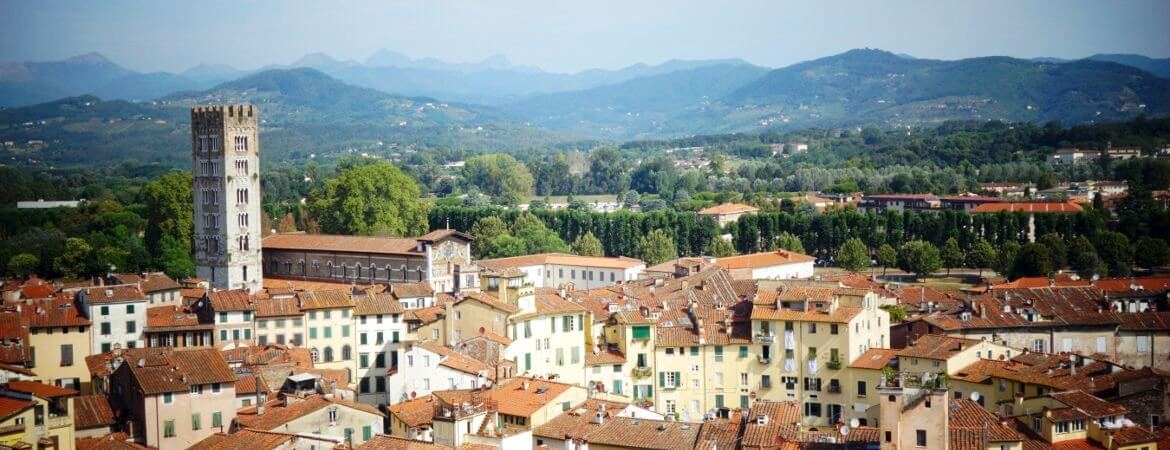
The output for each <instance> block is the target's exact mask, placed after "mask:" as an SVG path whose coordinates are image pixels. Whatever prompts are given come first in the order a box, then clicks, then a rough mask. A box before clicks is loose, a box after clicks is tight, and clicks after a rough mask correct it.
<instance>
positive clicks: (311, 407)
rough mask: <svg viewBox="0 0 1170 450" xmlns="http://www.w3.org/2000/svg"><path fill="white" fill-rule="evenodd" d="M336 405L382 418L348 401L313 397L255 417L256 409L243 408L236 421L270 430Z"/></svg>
mask: <svg viewBox="0 0 1170 450" xmlns="http://www.w3.org/2000/svg"><path fill="white" fill-rule="evenodd" d="M330 405H337V406H342V407H346V408H349V409H353V410H355V411H363V412H366V413H369V414H373V415H375V416H379V417H381V416H383V414H382V413H381V412H379V411H378V410H377V409H376V408H374V407H372V406H369V405H363V404H360V403H354V402H351V401H348V400H341V399H338V398H332V399H327V398H325V397H324V396H321V395H313V396H310V397H307V398H305V399H303V400H297V401H293V402H292V403H290V404H289V405H287V406H285V405H281V404H279V403H276V404H270V405H267V406H265V408H264V414H260V415H257V414H256V408H255V407H251V408H245V409H242V410H240V412H239V414H238V415H237V416H236V421H238V422H239V423H240V425H241V426H243V427H245V428H255V429H258V430H272V429H274V428H276V427H279V426H281V425H284V424H286V423H288V422H289V421H292V420H295V419H299V418H301V417H304V416H306V415H308V414H312V413H313V412H316V411H318V410H321V409H324V408H325V407H326V406H330Z"/></svg>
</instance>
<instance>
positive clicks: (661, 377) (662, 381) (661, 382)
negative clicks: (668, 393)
mask: <svg viewBox="0 0 1170 450" xmlns="http://www.w3.org/2000/svg"><path fill="white" fill-rule="evenodd" d="M658 387H660V388H663V389H665V388H666V372H658Z"/></svg>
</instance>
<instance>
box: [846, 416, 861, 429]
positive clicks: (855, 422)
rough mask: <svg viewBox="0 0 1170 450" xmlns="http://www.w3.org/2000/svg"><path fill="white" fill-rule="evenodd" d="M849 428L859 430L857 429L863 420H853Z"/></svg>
mask: <svg viewBox="0 0 1170 450" xmlns="http://www.w3.org/2000/svg"><path fill="white" fill-rule="evenodd" d="M849 426H851V427H853V428H857V427H859V426H861V420H858V419H857V418H854V419H853V420H850V421H849Z"/></svg>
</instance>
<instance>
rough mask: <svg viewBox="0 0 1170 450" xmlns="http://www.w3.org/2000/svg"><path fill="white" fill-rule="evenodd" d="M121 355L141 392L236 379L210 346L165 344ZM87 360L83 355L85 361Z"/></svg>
mask: <svg viewBox="0 0 1170 450" xmlns="http://www.w3.org/2000/svg"><path fill="white" fill-rule="evenodd" d="M111 353H112V352H111ZM125 355H126V356H125V362H124V363H123V364H122V365H123V366H124V367H126V368H127V370H129V371H130V373H131V375H132V376H133V378H134V380H135V381H136V384H137V385H138V387H139V389H141V390H142V392H143V393H144V394H145V395H157V394H162V393H165V392H181V391H184V390H187V389H189V388H190V387H191V386H192V385H196V384H211V383H224V384H227V383H235V381H236V374H235V372H234V371H232V369H231V367H228V364H227V361H225V360H224V358H223V355H222V354H220V352H219V350H216V349H213V348H165V349H163V350H161V351H157V352H153V354H151V353H148V352H127V353H125ZM89 361H90V358H89V357H87V358H86V362H87V363H89ZM90 367H93V366H92V365H91V366H90Z"/></svg>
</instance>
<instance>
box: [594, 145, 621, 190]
mask: <svg viewBox="0 0 1170 450" xmlns="http://www.w3.org/2000/svg"><path fill="white" fill-rule="evenodd" d="M589 184H590V185H592V186H593V190H594V192H596V193H601V194H617V193H621V192H623V191H625V190H626V189H627V188H629V187H630V178H629V175H628V174H626V166H625V162H624V161H622V158H621V155H619V154H618V152H617V150H614V149H612V148H602V149H598V150H594V151H592V152H590V153H589Z"/></svg>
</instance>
